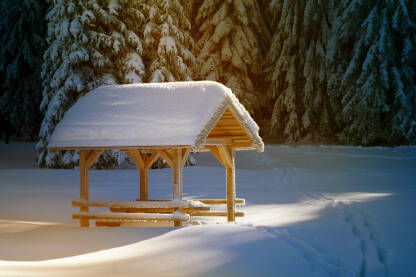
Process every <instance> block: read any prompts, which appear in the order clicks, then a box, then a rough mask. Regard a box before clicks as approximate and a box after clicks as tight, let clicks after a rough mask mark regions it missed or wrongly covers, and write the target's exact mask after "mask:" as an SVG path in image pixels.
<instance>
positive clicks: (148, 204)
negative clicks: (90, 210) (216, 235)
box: [72, 200, 209, 208]
mask: <svg viewBox="0 0 416 277" xmlns="http://www.w3.org/2000/svg"><path fill="white" fill-rule="evenodd" d="M72 202H73V203H74V204H76V205H77V206H78V205H81V206H83V205H86V204H88V205H89V206H95V207H111V208H176V207H181V208H190V207H209V206H208V205H206V204H204V203H202V202H200V201H197V200H172V201H86V200H76V201H72Z"/></svg>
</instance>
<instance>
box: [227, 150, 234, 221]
mask: <svg viewBox="0 0 416 277" xmlns="http://www.w3.org/2000/svg"><path fill="white" fill-rule="evenodd" d="M227 150H228V151H226V152H227V153H228V155H229V157H230V159H231V167H228V168H227V169H226V171H227V219H228V222H232V221H235V161H234V149H232V148H231V147H227Z"/></svg>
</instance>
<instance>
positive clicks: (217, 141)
mask: <svg viewBox="0 0 416 277" xmlns="http://www.w3.org/2000/svg"><path fill="white" fill-rule="evenodd" d="M232 142H233V141H232V140H231V139H224V138H219V139H218V138H207V139H206V140H205V144H204V145H220V144H225V145H230V144H232Z"/></svg>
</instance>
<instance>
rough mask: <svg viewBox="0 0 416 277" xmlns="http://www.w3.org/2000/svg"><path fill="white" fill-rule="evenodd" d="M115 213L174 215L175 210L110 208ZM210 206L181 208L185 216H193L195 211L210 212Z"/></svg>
mask: <svg viewBox="0 0 416 277" xmlns="http://www.w3.org/2000/svg"><path fill="white" fill-rule="evenodd" d="M109 209H110V211H112V212H114V213H163V214H166V213H173V212H174V211H175V208H109ZM209 210H210V207H209V206H204V207H191V208H181V211H182V212H183V213H184V214H191V213H193V212H195V211H209Z"/></svg>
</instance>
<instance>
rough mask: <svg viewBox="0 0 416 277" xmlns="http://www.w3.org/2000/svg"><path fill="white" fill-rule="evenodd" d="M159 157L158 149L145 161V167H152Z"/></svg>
mask: <svg viewBox="0 0 416 277" xmlns="http://www.w3.org/2000/svg"><path fill="white" fill-rule="evenodd" d="M157 158H159V153H157V152H156V151H154V152H153V153H152V154H151V155H150V157H148V158H147V159H146V162H145V164H144V167H145V168H150V167H151V166H152V165H153V164H154V162H155V161H156V160H157Z"/></svg>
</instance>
